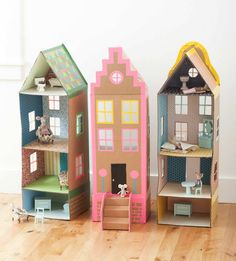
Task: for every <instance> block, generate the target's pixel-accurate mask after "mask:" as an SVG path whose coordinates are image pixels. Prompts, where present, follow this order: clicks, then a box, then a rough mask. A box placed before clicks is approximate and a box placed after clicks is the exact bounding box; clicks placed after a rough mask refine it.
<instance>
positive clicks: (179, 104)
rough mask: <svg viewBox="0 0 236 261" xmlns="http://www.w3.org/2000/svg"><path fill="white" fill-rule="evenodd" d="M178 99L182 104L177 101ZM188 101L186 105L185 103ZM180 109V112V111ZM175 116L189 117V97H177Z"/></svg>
mask: <svg viewBox="0 0 236 261" xmlns="http://www.w3.org/2000/svg"><path fill="white" fill-rule="evenodd" d="M177 98H180V103H178V102H177V101H176V100H177ZM185 100H186V103H184V102H185ZM177 108H179V112H177V111H178V109H177ZM184 108H186V113H185V111H184ZM175 114H177V115H188V96H187V95H175Z"/></svg>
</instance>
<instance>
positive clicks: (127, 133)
mask: <svg viewBox="0 0 236 261" xmlns="http://www.w3.org/2000/svg"><path fill="white" fill-rule="evenodd" d="M122 148H123V151H138V130H137V129H123V130H122Z"/></svg>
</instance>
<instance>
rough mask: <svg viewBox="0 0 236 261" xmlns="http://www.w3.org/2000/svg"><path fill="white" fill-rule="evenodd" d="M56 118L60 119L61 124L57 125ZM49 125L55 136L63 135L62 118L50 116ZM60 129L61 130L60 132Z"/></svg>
mask: <svg viewBox="0 0 236 261" xmlns="http://www.w3.org/2000/svg"><path fill="white" fill-rule="evenodd" d="M56 119H58V120H59V121H58V122H59V125H58V126H57V125H56ZM52 121H53V125H52V124H51V122H52ZM49 126H50V129H51V130H52V133H53V135H55V136H60V135H61V119H60V118H59V117H51V116H50V117H49ZM58 130H59V132H58Z"/></svg>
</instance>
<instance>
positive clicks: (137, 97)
mask: <svg viewBox="0 0 236 261" xmlns="http://www.w3.org/2000/svg"><path fill="white" fill-rule="evenodd" d="M148 122H149V119H148V92H147V86H146V84H145V82H144V81H143V79H142V78H141V76H140V75H139V73H138V72H137V71H136V70H135V69H134V67H133V66H132V65H131V62H130V60H129V59H128V58H127V57H126V56H125V54H124V52H123V50H122V48H110V49H109V57H108V59H106V60H103V63H102V71H100V72H97V74H96V83H93V84H91V134H92V135H91V136H92V146H91V147H92V150H93V152H92V162H93V171H92V173H93V177H92V178H93V191H92V219H93V221H101V209H102V206H103V205H102V199H103V196H104V193H106V192H107V193H111V194H112V195H116V196H115V197H116V198H117V197H118V196H117V193H118V192H119V191H120V189H119V187H118V185H119V184H127V186H128V190H129V192H131V193H132V203H131V204H130V207H131V208H132V209H131V219H132V220H131V222H132V223H145V222H146V221H147V218H148V216H149V209H150V190H149V168H148V165H149V163H148V161H149V150H148V140H149V129H148V128H149V124H148ZM119 198H120V197H119ZM112 200H113V199H112ZM117 200H118V199H117ZM115 201H116V200H114V202H115ZM121 201H122V199H121V200H120V201H118V202H121ZM124 201H128V199H126V198H124ZM112 202H113V201H112ZM105 207H106V204H105ZM112 207H113V206H112ZM128 207H129V206H126V208H128ZM108 209H109V208H108ZM108 209H106V211H105V212H106V213H107V212H109V210H108ZM116 211H117V210H116ZM111 212H113V210H111ZM118 212H119V211H118ZM126 212H127V211H126ZM126 218H127V217H126ZM113 221H114V219H113V220H112V219H109V218H108V219H107V220H106V224H107V226H106V227H107V228H108V227H109V226H110V225H111V226H110V227H113V228H114V229H115V228H116V229H119V227H122V226H118V225H117V226H113V225H112V224H110V225H108V223H109V222H110V223H112V222H113ZM118 221H119V220H117V222H118ZM125 224H126V225H125V226H126V227H127V226H128V225H127V223H125Z"/></svg>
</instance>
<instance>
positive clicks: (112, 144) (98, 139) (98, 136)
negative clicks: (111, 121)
mask: <svg viewBox="0 0 236 261" xmlns="http://www.w3.org/2000/svg"><path fill="white" fill-rule="evenodd" d="M101 131H104V136H105V138H104V139H101V138H100V137H101V136H100V132H101ZM107 131H111V139H107V133H106V132H107ZM97 141H98V151H101V152H113V151H114V133H113V128H99V129H98V131H97ZM101 141H103V142H105V146H104V147H105V149H101V145H100V142H101ZM109 141H111V149H107V148H108V145H107V144H106V142H109Z"/></svg>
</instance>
